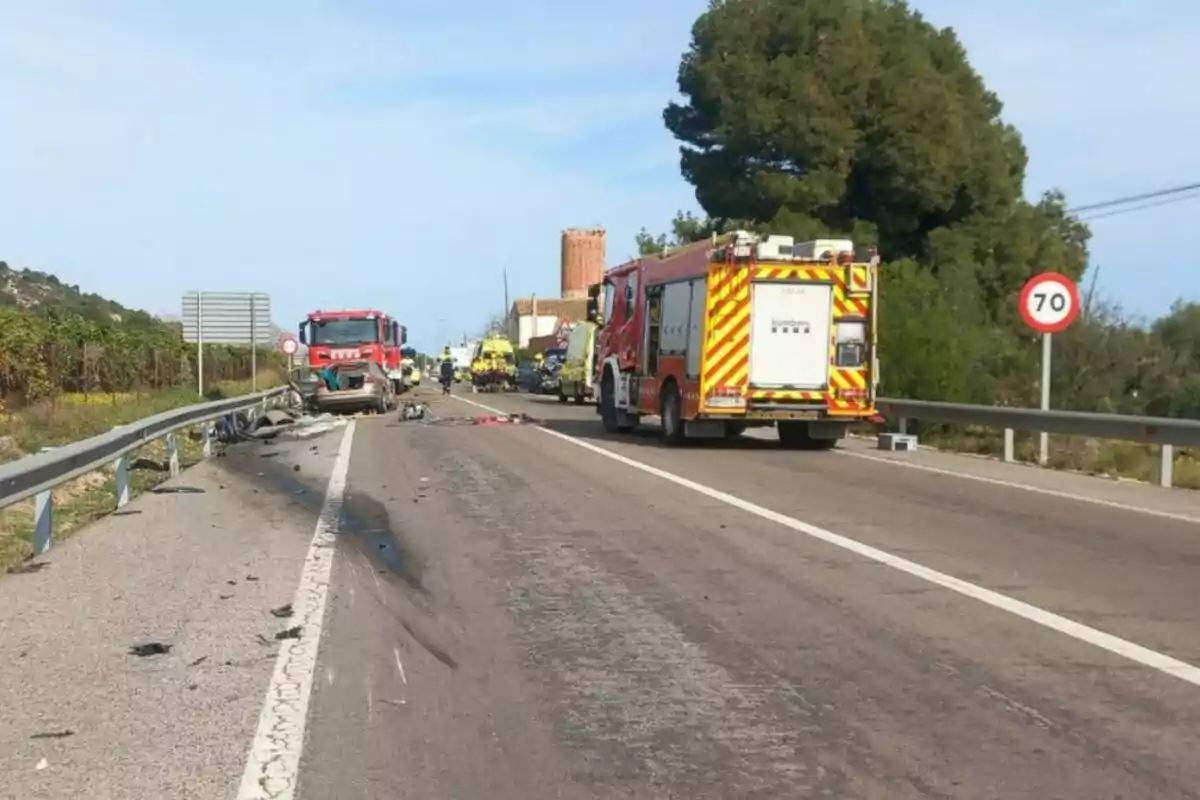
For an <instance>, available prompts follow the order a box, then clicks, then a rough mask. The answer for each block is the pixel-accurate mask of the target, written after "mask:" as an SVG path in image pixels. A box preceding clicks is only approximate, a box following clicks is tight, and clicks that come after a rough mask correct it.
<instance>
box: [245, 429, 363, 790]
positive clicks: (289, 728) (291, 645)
mask: <svg viewBox="0 0 1200 800" xmlns="http://www.w3.org/2000/svg"><path fill="white" fill-rule="evenodd" d="M354 428H355V422H354V420H351V421H350V424H348V425H347V426H346V432H345V433H344V434H343V435H342V443H341V445H340V446H339V447H338V453H337V459H336V460H335V461H334V462H333V472H332V473H331V474H330V476H329V486H328V487H327V488H326V490H325V502H324V503H323V504H322V506H321V513H320V515H319V516H318V517H317V527H316V531H315V532H314V533H313V538H312V542H311V544H309V546H308V555H307V557H306V558H305V559H304V569H303V570H302V571H301V573H300V585H299V586H298V587H297V588H296V598H295V600H294V601H293V602H292V608H294V609H295V610H296V611H297V612H298V613H297V614H296V618H295V624H297V625H299V626H301V627H302V628H303V633H302V634H301V636H300V638H299V639H285V640H284V644H283V645H282V646H281V647H280V648H279V657H278V658H276V660H275V673H274V674H273V675H272V676H271V683H270V685H269V686H268V687H267V698H266V701H265V702H264V704H263V710H262V713H261V714H260V715H259V718H258V731H257V733H255V735H254V741H253V742H252V743H251V745H250V752H249V754H248V755H247V757H246V770H245V772H243V773H242V783H241V786H240V787H239V788H238V794H237V800H291V799H292V798H293V797H294V796H295V793H296V779H297V777H298V776H299V773H300V752H301V749H302V748H303V746H304V727H305V723H306V721H307V717H308V701H309V698H310V697H311V696H312V684H313V676H314V675H315V673H316V670H317V648H318V647H319V646H320V644H321V629H322V628H323V627H324V624H325V602H326V598H327V597H328V594H329V576H330V573H331V570H332V568H333V555H334V553H335V552H336V548H335V544H336V538H335V537H336V531H337V526H338V517H339V516H340V515H341V512H342V501H343V498H344V496H345V494H346V475H347V473H348V472H349V470H350V448H351V446H352V445H353V444H354ZM329 678H330V682H331V683H332V679H333V673H332V672H330V674H329Z"/></svg>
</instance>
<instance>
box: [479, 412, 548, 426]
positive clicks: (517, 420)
mask: <svg viewBox="0 0 1200 800" xmlns="http://www.w3.org/2000/svg"><path fill="white" fill-rule="evenodd" d="M475 424H476V425H483V426H491V425H537V424H538V421H537V420H536V419H534V418H533V417H531V416H529V415H528V414H502V415H499V416H483V417H476V418H475Z"/></svg>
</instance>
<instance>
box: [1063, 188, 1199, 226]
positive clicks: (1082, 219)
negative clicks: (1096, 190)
mask: <svg viewBox="0 0 1200 800" xmlns="http://www.w3.org/2000/svg"><path fill="white" fill-rule="evenodd" d="M1198 188H1200V187H1198ZM1197 198H1200V192H1193V193H1192V194H1186V195H1174V196H1171V197H1165V198H1162V199H1159V200H1155V201H1154V202H1153V203H1142V204H1141V205H1136V206H1130V207H1129V208H1117V209H1114V210H1112V211H1105V212H1104V213H1102V214H1088V215H1086V216H1083V217H1080V218H1079V221H1080V222H1090V221H1091V220H1094V219H1104V218H1105V217H1115V216H1117V215H1118V214H1129V213H1130V212H1133V211H1142V210H1144V209H1147V208H1155V207H1157V206H1166V205H1170V204H1172V203H1182V202H1184V201H1186V200H1195V199H1197Z"/></svg>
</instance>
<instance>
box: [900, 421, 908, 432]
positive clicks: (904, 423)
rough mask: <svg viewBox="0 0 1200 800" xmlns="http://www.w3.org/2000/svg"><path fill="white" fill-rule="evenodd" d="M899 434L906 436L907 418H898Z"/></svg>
mask: <svg viewBox="0 0 1200 800" xmlns="http://www.w3.org/2000/svg"><path fill="white" fill-rule="evenodd" d="M900 433H901V434H902V435H906V434H907V433H908V417H901V418H900Z"/></svg>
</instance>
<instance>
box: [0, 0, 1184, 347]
mask: <svg viewBox="0 0 1200 800" xmlns="http://www.w3.org/2000/svg"><path fill="white" fill-rule="evenodd" d="M704 6H705V3H704V2H703V0H693V1H688V2H685V1H684V0H658V1H657V2H655V3H646V2H633V1H632V0H609V1H608V2H606V3H602V4H600V3H578V4H571V3H564V2H561V0H560V2H550V1H549V0H510V2H507V3H483V2H480V1H479V0H467V2H458V3H446V2H434V1H433V0H408V1H407V2H404V1H402V0H392V1H391V2H385V0H373V1H371V0H342V1H341V2H332V0H330V1H329V2H308V1H306V0H289V1H288V2H284V1H283V0H260V1H259V2H255V3H246V2H233V0H207V1H206V2H203V3H200V2H194V3H163V2H154V1H152V0H146V1H145V2H119V0H108V1H107V2H105V3H102V4H101V3H84V2H82V0H79V1H78V2H67V1H66V0H39V2H36V3H32V2H20V0H0V120H2V122H0V259H6V260H7V261H8V262H9V263H10V264H11V265H13V266H17V267H32V268H35V269H40V270H44V271H48V272H53V273H55V274H57V275H58V276H59V277H61V278H62V279H64V280H67V281H69V282H71V283H77V284H79V285H81V286H82V287H83V288H85V289H88V290H92V291H96V292H99V293H101V294H104V295H106V296H109V297H112V298H114V299H116V300H118V301H120V302H122V303H125V304H127V305H131V306H136V307H142V308H146V309H148V310H150V311H153V312H156V313H178V307H179V297H180V295H181V294H182V293H183V292H185V291H188V290H192V289H202V290H212V291H224V290H230V291H232V290H260V291H267V292H269V293H270V294H271V296H272V303H273V307H274V310H275V313H274V316H275V318H276V321H277V322H279V323H280V324H282V325H283V326H284V327H285V328H292V327H293V326H294V323H295V322H296V321H297V320H298V319H299V318H300V317H301V316H302V315H303V313H304V312H306V311H308V310H311V309H312V308H316V307H336V306H342V307H345V306H374V307H379V308H382V309H383V310H386V311H390V312H392V313H394V314H395V315H397V316H398V317H400V318H401V319H402V320H403V321H405V322H406V324H408V325H409V328H410V331H411V332H412V334H413V338H414V342H415V344H417V345H418V346H422V347H435V346H436V345H437V343H438V340H439V339H441V338H442V337H446V336H448V335H451V334H452V333H455V332H459V331H461V330H462V329H463V328H468V329H474V328H477V327H478V326H479V325H481V324H482V323H483V322H484V320H486V318H487V317H488V316H489V314H491V313H494V312H497V311H500V310H501V306H502V291H503V288H502V283H501V270H502V269H503V268H504V267H505V266H507V267H508V271H509V285H510V290H511V292H512V294H513V295H514V296H515V295H517V294H528V293H530V292H537V293H538V294H539V295H542V296H547V295H553V294H556V293H557V288H558V287H557V284H558V266H557V264H558V247H559V238H558V237H559V230H560V229H561V228H564V227H570V226H591V225H603V226H604V227H606V228H607V229H608V230H609V240H610V246H609V257H610V258H609V260H610V263H616V262H617V261H619V260H621V259H622V258H623V257H625V256H626V255H628V254H629V253H630V251H631V250H632V237H633V234H634V233H635V232H636V231H637V229H638V228H639V227H640V226H642V225H647V226H648V227H651V228H663V227H665V226H666V223H667V221H668V220H669V219H670V217H671V216H672V215H673V214H674V212H675V210H676V209H679V208H689V209H691V208H695V201H694V197H693V194H692V191H691V188H690V187H689V186H688V185H687V184H686V183H684V181H683V180H682V179H681V178H680V177H679V171H678V158H677V148H676V145H675V143H674V142H673V140H672V139H671V137H670V135H669V134H668V133H667V132H666V130H665V129H664V128H663V126H662V121H661V110H662V107H663V105H664V104H665V102H666V101H667V100H668V99H670V98H671V97H672V95H673V93H674V90H675V83H674V80H675V73H676V69H677V66H678V59H679V55H680V53H681V52H682V51H683V50H684V48H685V47H686V45H687V40H688V35H689V29H690V25H691V23H692V21H693V19H694V18H695V16H696V14H697V13H699V11H701V10H702V8H703V7H704ZM916 6H917V7H918V8H919V9H920V10H921V11H922V12H923V13H925V15H926V16H927V17H928V18H929V19H930V20H931V21H932V22H934V23H935V24H938V25H949V26H952V27H954V28H955V29H956V30H957V31H958V32H959V34H960V36H961V37H962V39H963V40H964V42H965V43H966V46H967V48H968V51H969V53H970V55H971V59H972V62H973V64H974V65H975V67H976V68H977V69H978V70H979V71H980V72H981V73H982V74H983V76H984V78H985V80H986V81H987V83H988V84H989V86H990V87H991V88H992V89H993V90H994V91H996V92H997V93H998V94H999V95H1000V97H1001V98H1002V99H1003V100H1004V102H1005V104H1006V114H1005V116H1006V118H1007V119H1008V120H1009V121H1010V122H1012V123H1014V124H1016V125H1017V126H1018V127H1019V128H1020V130H1021V131H1022V133H1023V134H1024V137H1025V141H1026V144H1027V146H1028V148H1029V151H1030V155H1031V166H1030V170H1029V178H1028V186H1027V188H1028V191H1029V193H1030V194H1031V195H1036V194H1038V193H1040V192H1041V191H1042V190H1043V189H1046V188H1050V187H1052V186H1058V187H1061V188H1063V189H1064V190H1066V191H1067V193H1068V196H1069V198H1070V200H1071V201H1072V202H1073V203H1075V204H1084V203H1090V202H1093V201H1098V200H1105V199H1108V198H1110V197H1114V196H1119V195H1122V194H1126V193H1135V192H1138V191H1142V190H1146V189H1154V188H1158V187H1162V186H1170V185H1175V184H1181V183H1186V182H1189V181H1194V180H1200V148H1197V147H1196V146H1195V144H1194V143H1195V142H1196V141H1200V105H1198V104H1197V102H1196V101H1195V99H1194V97H1195V95H1194V89H1193V87H1195V86H1196V85H1200V67H1198V66H1197V65H1196V64H1195V62H1194V60H1192V59H1190V58H1189V57H1188V56H1189V55H1190V54H1191V53H1192V52H1193V50H1194V49H1195V47H1196V43H1197V42H1200V4H1196V3H1184V2H1179V1H1178V0H1176V1H1172V0H1143V1H1142V2H1139V3H1134V2H1116V1H1114V2H1103V0H1093V2H1088V3H1085V2H1081V1H1080V0H1055V2H1053V3H1049V2H1044V0H1043V2H1040V3H1034V2H1031V0H1004V1H1003V2H1000V1H999V0H988V1H985V0H974V2H970V3H966V2H962V0H925V1H924V2H917V3H916ZM101 8H102V9H103V11H101V10H100V9H101ZM1181 56H1182V57H1181ZM1198 213H1200V201H1194V202H1190V203H1180V204H1177V205H1171V206H1165V207H1162V208H1157V209H1152V210H1148V211H1144V212H1141V213H1135V214H1128V215H1123V216H1115V217H1111V218H1107V219H1101V220H1096V221H1095V223H1094V225H1093V230H1094V233H1095V239H1094V242H1093V244H1094V247H1093V261H1094V263H1096V264H1098V265H1100V267H1101V270H1100V284H1101V287H1102V288H1103V290H1104V291H1105V292H1106V293H1107V294H1108V296H1109V297H1111V298H1113V299H1115V300H1118V301H1119V302H1121V303H1122V304H1123V305H1124V306H1125V307H1126V308H1128V309H1129V310H1131V311H1133V312H1135V313H1138V314H1156V313H1158V312H1161V311H1162V310H1164V309H1165V308H1166V306H1167V305H1169V303H1170V302H1171V301H1172V300H1173V299H1174V298H1175V297H1178V296H1183V297H1185V298H1187V299H1200V277H1197V272H1196V270H1194V269H1193V267H1192V264H1191V260H1192V256H1191V255H1190V254H1192V253H1195V252H1197V251H1198V250H1200V226H1198V225H1196V224H1195V222H1194V220H1195V219H1196V216H1197V214H1198Z"/></svg>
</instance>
